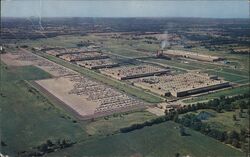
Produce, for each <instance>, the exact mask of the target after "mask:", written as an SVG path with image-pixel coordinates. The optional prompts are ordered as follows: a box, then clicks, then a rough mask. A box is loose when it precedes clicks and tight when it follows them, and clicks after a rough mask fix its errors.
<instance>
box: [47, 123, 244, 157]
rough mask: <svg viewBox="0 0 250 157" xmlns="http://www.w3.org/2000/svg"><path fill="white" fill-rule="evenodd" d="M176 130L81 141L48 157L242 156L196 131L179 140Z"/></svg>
mask: <svg viewBox="0 0 250 157" xmlns="http://www.w3.org/2000/svg"><path fill="white" fill-rule="evenodd" d="M178 130H179V129H178V124H176V123H174V122H165V123H161V124H159V125H153V126H151V127H146V128H143V129H141V130H135V131H133V132H130V133H124V134H116V135H113V136H108V137H105V138H101V139H99V140H91V141H83V142H82V143H79V144H77V145H75V146H73V147H71V148H69V149H65V150H63V151H61V152H56V153H51V154H48V155H47V156H48V157H57V156H93V157H96V156H109V157H114V156H136V157H142V156H152V157H161V156H162V157H173V156H175V154H176V153H177V152H178V153H180V154H181V155H190V156H192V157H201V156H213V157H216V156H218V157H219V156H220V157H222V156H223V157H226V156H237V157H240V156H242V157H243V156H244V154H243V153H242V152H240V151H238V150H235V149H233V148H231V147H229V146H226V145H224V144H222V143H220V142H218V141H216V140H214V139H212V138H209V137H207V136H205V135H202V134H200V133H198V132H196V131H192V130H190V129H186V131H187V133H189V134H190V136H180V135H179V131H178Z"/></svg>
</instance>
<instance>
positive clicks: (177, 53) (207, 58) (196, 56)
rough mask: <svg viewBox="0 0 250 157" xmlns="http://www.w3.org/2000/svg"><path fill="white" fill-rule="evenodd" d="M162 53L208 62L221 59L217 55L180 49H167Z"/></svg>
mask: <svg viewBox="0 0 250 157" xmlns="http://www.w3.org/2000/svg"><path fill="white" fill-rule="evenodd" d="M163 54H164V55H169V56H174V57H183V58H190V59H195V60H202V61H210V62H213V61H219V60H222V59H223V58H221V57H218V56H211V55H204V54H198V53H195V52H190V51H181V50H167V51H163Z"/></svg>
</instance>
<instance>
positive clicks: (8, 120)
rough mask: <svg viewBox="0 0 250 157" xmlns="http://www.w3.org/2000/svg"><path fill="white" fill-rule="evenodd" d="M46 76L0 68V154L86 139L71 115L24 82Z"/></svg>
mask: <svg viewBox="0 0 250 157" xmlns="http://www.w3.org/2000/svg"><path fill="white" fill-rule="evenodd" d="M46 77H49V75H48V74H47V73H45V72H43V71H41V70H40V69H38V68H36V67H32V66H24V67H18V68H16V67H15V68H12V67H7V69H6V66H5V65H1V79H0V83H1V86H0V87H1V95H0V106H1V141H3V142H4V143H5V144H6V145H7V146H3V147H2V149H1V152H2V153H4V154H8V155H11V156H16V154H17V152H19V151H24V150H30V149H31V148H32V147H34V146H37V145H40V144H41V143H44V142H45V141H46V140H48V139H70V140H72V141H77V140H79V139H82V138H84V137H85V136H87V134H86V133H85V131H84V130H83V129H82V128H81V127H80V125H78V123H74V122H73V120H74V118H72V117H71V116H69V115H68V114H67V113H65V112H64V111H63V110H61V109H60V108H58V107H56V106H54V105H53V104H51V103H50V102H49V101H48V100H47V99H46V98H45V97H43V96H42V95H40V94H39V93H38V92H37V91H36V90H35V89H34V88H32V87H31V86H29V84H28V83H27V82H26V81H24V80H23V79H25V80H34V79H40V78H46Z"/></svg>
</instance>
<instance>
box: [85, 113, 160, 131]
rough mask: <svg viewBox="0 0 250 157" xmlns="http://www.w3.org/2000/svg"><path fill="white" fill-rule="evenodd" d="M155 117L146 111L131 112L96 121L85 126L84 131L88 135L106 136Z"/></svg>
mask: <svg viewBox="0 0 250 157" xmlns="http://www.w3.org/2000/svg"><path fill="white" fill-rule="evenodd" d="M156 117H157V116H156V115H154V114H152V113H150V112H147V111H132V112H130V113H121V114H114V115H110V116H106V117H104V118H100V119H97V120H96V121H94V122H92V123H90V124H89V125H87V126H86V131H87V132H88V134H90V135H103V134H104V135H106V134H112V133H116V132H118V131H119V129H120V128H123V127H126V126H130V125H132V124H134V123H142V122H145V121H146V120H149V119H153V118H156Z"/></svg>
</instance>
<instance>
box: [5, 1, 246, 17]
mask: <svg viewBox="0 0 250 157" xmlns="http://www.w3.org/2000/svg"><path fill="white" fill-rule="evenodd" d="M1 16H2V17H31V16H35V17H203V18H249V2H248V0H222V1H217V0H175V1H174V0H92V1H90V0H82V1H81V0H1Z"/></svg>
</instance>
